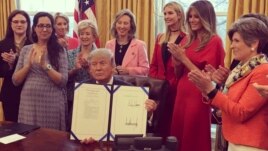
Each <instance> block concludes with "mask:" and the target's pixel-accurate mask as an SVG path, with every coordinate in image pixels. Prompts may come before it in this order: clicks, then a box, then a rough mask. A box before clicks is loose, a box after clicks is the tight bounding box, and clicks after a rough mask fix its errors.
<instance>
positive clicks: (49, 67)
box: [45, 64, 52, 72]
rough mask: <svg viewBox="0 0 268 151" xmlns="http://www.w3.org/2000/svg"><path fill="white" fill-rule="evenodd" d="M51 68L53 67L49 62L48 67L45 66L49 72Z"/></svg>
mask: <svg viewBox="0 0 268 151" xmlns="http://www.w3.org/2000/svg"><path fill="white" fill-rule="evenodd" d="M51 69H52V66H51V64H47V65H46V68H45V71H46V72H47V71H49V70H51Z"/></svg>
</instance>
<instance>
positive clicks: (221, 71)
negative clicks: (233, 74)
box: [205, 64, 230, 84]
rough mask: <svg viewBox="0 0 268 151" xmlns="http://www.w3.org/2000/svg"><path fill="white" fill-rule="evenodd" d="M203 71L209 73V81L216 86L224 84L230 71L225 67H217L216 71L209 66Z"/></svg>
mask: <svg viewBox="0 0 268 151" xmlns="http://www.w3.org/2000/svg"><path fill="white" fill-rule="evenodd" d="M205 71H207V72H208V73H210V75H211V80H212V81H214V82H216V83H217V84H224V83H225V81H226V79H227V78H228V76H229V72H230V70H229V69H227V68H225V67H222V66H219V68H218V69H215V68H214V67H213V66H212V65H210V64H208V65H206V66H205Z"/></svg>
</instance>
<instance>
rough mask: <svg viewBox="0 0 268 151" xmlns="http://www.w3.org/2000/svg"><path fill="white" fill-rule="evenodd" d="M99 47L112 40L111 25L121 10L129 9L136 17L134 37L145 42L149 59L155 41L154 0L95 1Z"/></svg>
mask: <svg viewBox="0 0 268 151" xmlns="http://www.w3.org/2000/svg"><path fill="white" fill-rule="evenodd" d="M95 3H96V18H97V23H98V30H99V36H100V45H101V47H104V46H105V43H106V42H107V41H108V40H110V39H112V37H111V34H110V29H111V24H112V22H113V20H114V18H115V14H116V13H117V12H118V11H119V10H121V9H125V8H127V9H130V10H131V11H132V12H133V13H134V15H135V16H136V23H137V32H136V37H137V38H138V39H141V40H143V41H145V43H146V44H147V49H148V56H149V58H151V56H152V51H153V47H154V40H155V23H154V15H153V14H154V0H95Z"/></svg>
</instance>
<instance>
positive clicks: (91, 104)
mask: <svg viewBox="0 0 268 151" xmlns="http://www.w3.org/2000/svg"><path fill="white" fill-rule="evenodd" d="M108 87H109V86H108ZM109 108H110V92H109V91H108V90H107V89H106V88H105V86H103V85H96V84H86V83H85V84H82V85H80V86H79V87H78V88H77V89H76V90H75V95H74V104H73V115H72V128H71V130H72V132H73V133H74V134H75V135H76V137H77V138H78V139H79V140H81V139H84V138H89V137H92V138H94V139H95V140H99V139H100V138H101V137H103V136H104V135H105V134H106V133H107V129H108V118H109ZM71 139H74V138H73V137H72V136H71Z"/></svg>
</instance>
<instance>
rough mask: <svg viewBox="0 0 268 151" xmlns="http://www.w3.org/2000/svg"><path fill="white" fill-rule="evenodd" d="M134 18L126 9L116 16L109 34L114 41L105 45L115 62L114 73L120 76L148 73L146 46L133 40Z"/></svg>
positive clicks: (145, 74)
mask: <svg viewBox="0 0 268 151" xmlns="http://www.w3.org/2000/svg"><path fill="white" fill-rule="evenodd" d="M135 33H136V23H135V16H134V15H133V13H132V12H131V11H130V10H128V9H123V10H121V11H119V12H118V13H117V14H116V17H115V20H114V22H113V24H112V28H111V34H112V36H113V37H114V39H112V40H110V41H108V42H107V43H106V46H105V47H106V48H108V49H110V50H111V51H112V52H113V54H114V56H115V62H116V68H115V73H116V74H120V75H143V76H147V75H148V72H149V61H148V55H147V49H146V44H145V43H144V41H141V40H139V39H137V38H135Z"/></svg>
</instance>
